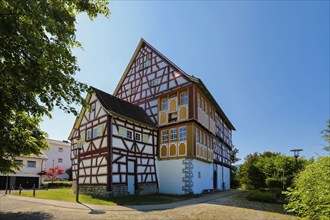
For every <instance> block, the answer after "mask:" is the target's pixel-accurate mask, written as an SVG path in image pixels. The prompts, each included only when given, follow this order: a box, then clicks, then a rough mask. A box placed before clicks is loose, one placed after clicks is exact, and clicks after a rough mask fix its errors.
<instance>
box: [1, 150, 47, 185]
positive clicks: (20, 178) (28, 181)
mask: <svg viewBox="0 0 330 220" xmlns="http://www.w3.org/2000/svg"><path fill="white" fill-rule="evenodd" d="M46 160H47V156H46V155H45V154H40V155H38V156H34V155H32V156H24V157H15V159H14V161H15V162H16V163H18V164H20V167H21V169H20V170H17V171H16V173H15V174H9V175H3V174H1V173H0V189H5V187H6V181H7V182H8V187H13V188H15V189H17V188H18V187H19V186H20V185H21V186H22V187H23V188H27V189H28V188H32V187H33V184H35V187H37V188H38V187H39V186H40V184H41V183H42V182H43V179H42V177H40V176H39V175H38V173H39V172H40V171H42V170H44V165H45V161H46Z"/></svg>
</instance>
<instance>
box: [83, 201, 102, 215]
mask: <svg viewBox="0 0 330 220" xmlns="http://www.w3.org/2000/svg"><path fill="white" fill-rule="evenodd" d="M78 203H79V204H80V205H83V206H85V207H86V208H88V209H89V210H91V211H90V212H89V213H88V214H92V215H99V214H104V213H105V211H99V210H96V209H92V208H91V207H89V206H88V205H86V204H84V203H81V202H78Z"/></svg>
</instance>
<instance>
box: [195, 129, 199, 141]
mask: <svg viewBox="0 0 330 220" xmlns="http://www.w3.org/2000/svg"><path fill="white" fill-rule="evenodd" d="M195 136H196V142H199V131H198V128H196V134H195Z"/></svg>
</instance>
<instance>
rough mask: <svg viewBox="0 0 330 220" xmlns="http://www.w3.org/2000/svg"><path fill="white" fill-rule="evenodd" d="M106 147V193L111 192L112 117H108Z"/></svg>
mask: <svg viewBox="0 0 330 220" xmlns="http://www.w3.org/2000/svg"><path fill="white" fill-rule="evenodd" d="M108 146H109V160H108V177H107V182H108V183H107V191H111V190H112V158H113V155H112V117H111V115H109V129H108Z"/></svg>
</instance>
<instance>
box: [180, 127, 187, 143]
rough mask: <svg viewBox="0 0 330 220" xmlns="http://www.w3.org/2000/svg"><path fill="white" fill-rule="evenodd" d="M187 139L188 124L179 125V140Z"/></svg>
mask: <svg viewBox="0 0 330 220" xmlns="http://www.w3.org/2000/svg"><path fill="white" fill-rule="evenodd" d="M186 140H187V126H183V127H179V141H186Z"/></svg>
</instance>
